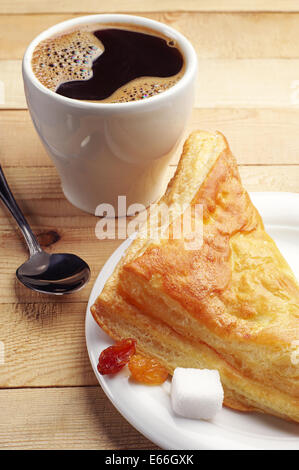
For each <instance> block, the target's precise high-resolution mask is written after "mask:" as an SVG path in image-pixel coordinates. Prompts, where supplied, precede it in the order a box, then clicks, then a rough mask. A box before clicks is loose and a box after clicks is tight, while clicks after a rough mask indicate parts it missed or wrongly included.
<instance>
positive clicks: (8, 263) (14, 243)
mask: <svg viewBox="0 0 299 470" xmlns="http://www.w3.org/2000/svg"><path fill="white" fill-rule="evenodd" d="M2 210H3V209H2V207H1V211H2ZM32 213H33V212H32ZM7 217H8V216H7ZM34 218H35V216H33V217H30V218H29V220H30V221H31V219H34ZM8 220H9V219H8ZM9 223H10V221H9ZM96 223H97V219H96V218H95V217H94V225H93V227H88V228H80V229H79V228H77V229H75V228H71V229H70V228H63V227H60V228H56V226H55V217H52V226H51V227H41V226H40V228H38V226H36V225H35V224H34V223H33V224H32V227H33V230H34V231H35V233H37V234H38V235H39V238H40V239H41V240H42V241H44V243H43V245H44V246H45V245H46V249H47V251H48V252H50V253H51V252H58V253H73V252H76V254H77V255H78V256H81V257H82V258H83V259H85V260H86V262H87V263H88V264H89V266H90V268H91V271H92V272H91V279H90V282H89V285H88V287H86V288H84V289H82V290H80V291H79V292H76V293H74V294H72V295H71V296H64V297H61V298H60V297H59V298H57V299H55V300H56V301H57V302H62V303H64V302H67V303H74V302H86V301H87V300H88V297H89V293H90V289H91V287H92V285H93V282H94V281H95V279H96V276H97V275H98V273H99V272H100V270H101V268H102V266H103V264H104V263H105V261H106V260H107V258H108V257H109V256H110V255H111V254H112V253H113V251H114V250H115V249H116V248H117V247H118V245H119V244H120V243H121V242H122V240H104V241H103V240H99V239H97V237H96V234H95V229H96ZM12 224H13V222H12ZM12 227H13V228H12V229H10V230H1V235H0V304H1V303H20V302H21V303H26V302H29V303H35V302H41V303H44V302H51V301H53V298H52V297H51V296H45V295H43V294H39V293H37V292H34V291H31V290H28V289H27V288H25V287H24V286H23V285H22V284H21V283H19V282H18V281H17V280H16V277H15V270H16V269H17V268H18V266H20V265H21V264H22V263H23V262H24V261H25V260H26V258H27V256H28V254H27V249H26V247H25V244H24V241H23V239H22V238H21V235H20V234H19V232H18V231H17V230H16V228H15V227H14V226H13V225H12ZM49 232H52V233H49ZM53 232H54V234H53ZM53 235H54V236H53ZM51 241H52V243H51Z"/></svg>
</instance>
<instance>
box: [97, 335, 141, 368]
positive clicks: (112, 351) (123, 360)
mask: <svg viewBox="0 0 299 470" xmlns="http://www.w3.org/2000/svg"><path fill="white" fill-rule="evenodd" d="M135 351H136V340H135V339H132V338H126V339H123V340H121V341H118V342H117V343H115V344H114V345H113V346H109V348H106V349H104V351H102V352H101V354H100V357H99V363H98V371H99V373H100V374H102V375H105V374H115V373H116V372H118V371H120V370H121V369H122V368H123V367H124V366H125V365H126V364H127V363H128V362H129V360H130V358H131V356H133V354H135Z"/></svg>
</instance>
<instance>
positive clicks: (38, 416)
mask: <svg viewBox="0 0 299 470" xmlns="http://www.w3.org/2000/svg"><path fill="white" fill-rule="evenodd" d="M0 414H1V420H0V449H18V450H21V449H76V450H79V449H103V450H105V449H119V450H121V449H124V450H136V449H157V447H156V446H155V445H154V444H153V443H151V442H150V441H148V440H147V439H146V438H145V437H143V436H142V435H141V434H139V433H138V431H136V430H135V429H134V428H133V427H132V426H131V425H130V424H129V423H127V421H126V420H125V419H124V418H122V416H121V415H120V414H119V413H118V412H117V411H116V409H115V408H114V407H113V405H112V404H111V403H110V402H109V400H108V398H106V396H105V395H104V392H103V391H102V390H101V388H100V387H99V386H98V387H87V388H67V389H65V388H61V389H37V390H0Z"/></svg>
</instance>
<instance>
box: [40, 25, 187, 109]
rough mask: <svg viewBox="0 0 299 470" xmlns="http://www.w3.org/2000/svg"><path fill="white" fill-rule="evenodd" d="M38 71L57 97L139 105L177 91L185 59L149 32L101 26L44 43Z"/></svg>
mask: <svg viewBox="0 0 299 470" xmlns="http://www.w3.org/2000/svg"><path fill="white" fill-rule="evenodd" d="M32 67H33V71H34V73H35V75H36V77H37V78H38V79H39V81H40V82H41V83H43V84H44V85H45V86H46V87H47V88H49V89H51V90H53V91H55V92H56V93H58V94H60V95H63V96H66V97H68V98H74V99H79V100H89V101H104V102H110V103H113V102H114V103H119V102H127V101H136V100H139V99H144V98H148V97H151V96H154V95H156V94H158V93H161V92H163V91H165V90H167V89H168V88H170V87H172V86H173V85H174V84H175V83H176V82H177V81H178V80H179V79H180V78H181V77H182V75H183V70H184V59H183V56H182V54H181V52H180V50H179V49H178V48H177V47H176V44H175V42H174V41H173V40H171V39H169V38H166V37H164V36H162V35H161V36H158V35H155V34H154V33H152V32H151V31H149V30H146V29H143V28H142V29H141V30H140V29H139V30H137V28H133V27H132V28H131V27H127V26H124V27H119V26H118V27H115V26H114V27H112V26H110V27H108V26H105V25H97V27H96V29H95V30H94V31H89V30H88V29H84V27H82V29H81V28H80V30H76V31H72V32H69V33H66V34H63V35H60V36H57V37H52V38H50V39H48V40H45V41H42V42H41V43H39V44H38V46H37V47H36V49H35V50H34V53H33V58H32Z"/></svg>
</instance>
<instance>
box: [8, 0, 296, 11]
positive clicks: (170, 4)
mask: <svg viewBox="0 0 299 470" xmlns="http://www.w3.org/2000/svg"><path fill="white" fill-rule="evenodd" d="M167 10H170V11H184V10H185V11H299V6H298V2H297V1H296V0H226V1H225V2H224V1H223V0H209V1H208V2H207V1H206V0H185V1H184V2H181V0H163V1H162V2H161V0H151V1H150V2H149V1H145V0H142V1H140V0H122V1H121V2H120V1H119V0H109V1H102V2H98V1H97V0H86V1H85V2H82V1H80V0H52V1H51V2H40V1H38V0H2V1H1V4H0V14H1V13H2V14H6V13H9V14H11V13H15V14H18V13H36V14H37V13H62V12H63V13H65V12H68V13H77V12H78V13H93V12H97V13H130V12H143V11H167Z"/></svg>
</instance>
